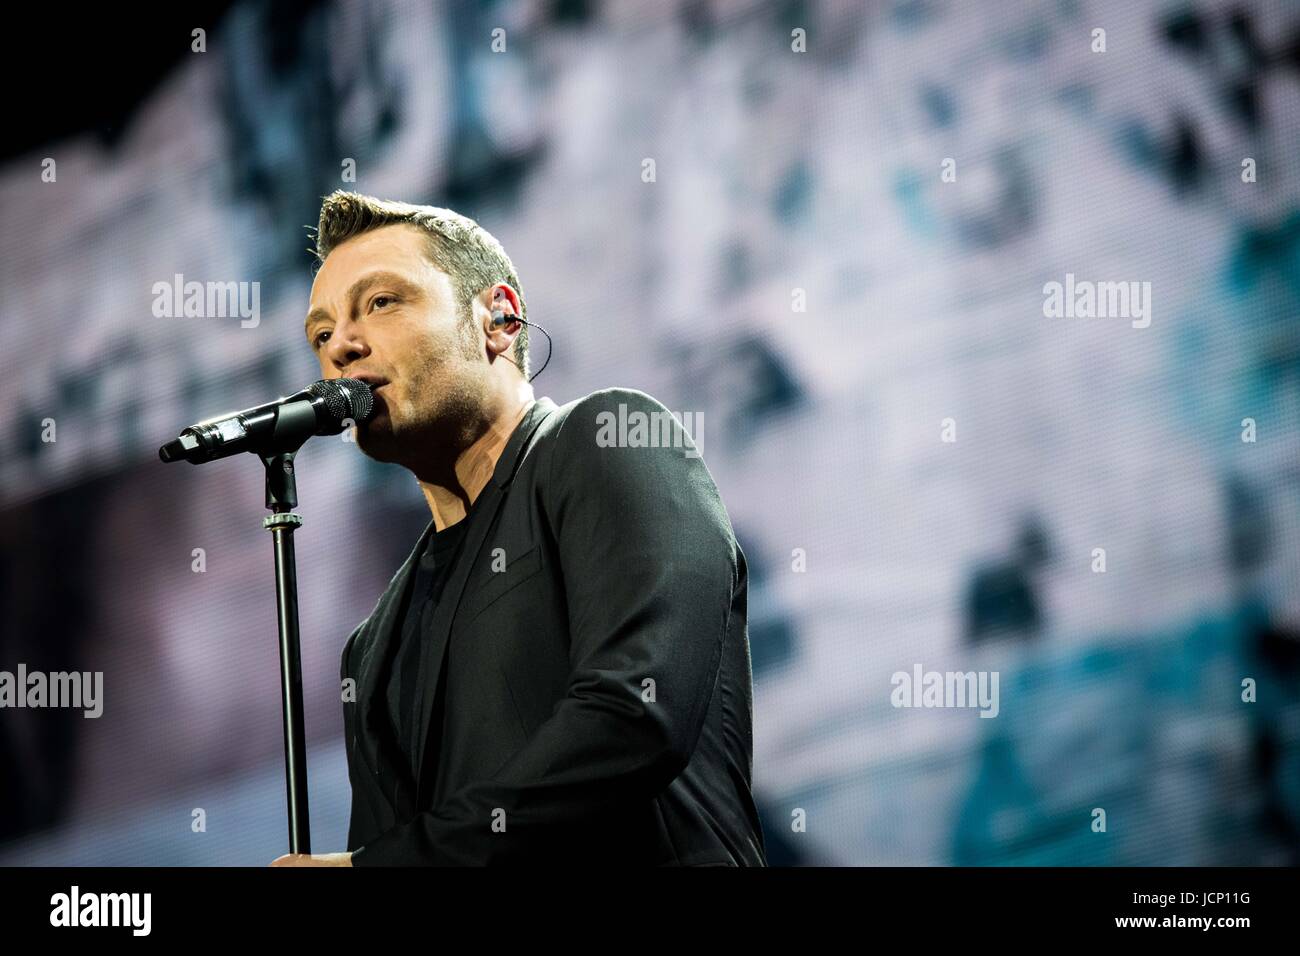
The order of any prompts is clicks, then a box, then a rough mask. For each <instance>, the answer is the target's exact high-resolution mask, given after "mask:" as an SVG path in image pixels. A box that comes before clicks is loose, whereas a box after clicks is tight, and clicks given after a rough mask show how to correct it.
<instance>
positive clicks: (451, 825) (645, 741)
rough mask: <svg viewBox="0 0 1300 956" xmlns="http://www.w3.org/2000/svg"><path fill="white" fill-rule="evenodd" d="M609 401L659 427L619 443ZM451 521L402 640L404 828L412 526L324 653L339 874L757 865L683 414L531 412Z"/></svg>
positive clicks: (587, 403)
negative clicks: (416, 619) (433, 593)
mask: <svg viewBox="0 0 1300 956" xmlns="http://www.w3.org/2000/svg"><path fill="white" fill-rule="evenodd" d="M620 405H622V406H623V409H622V415H623V423H624V425H627V424H628V423H631V424H632V425H633V426H635V424H636V418H637V416H636V413H645V414H646V415H647V416H649V415H651V414H657V415H659V416H667V417H666V418H663V417H659V418H649V419H648V420H649V421H650V422H652V423H653V426H654V427H652V428H651V429H650V430H649V431H648V432H647V431H645V430H642V431H641V432H637V431H635V430H634V428H629V429H628V430H627V431H626V433H625V438H626V440H622V439H618V433H617V428H618V425H617V423H618V421H619V416H620V408H619V406H620ZM611 424H612V427H611ZM611 437H612V438H615V439H618V440H619V441H621V445H619V444H615V446H614V447H609V439H610V438H611ZM638 439H639V440H640V441H641V444H640V445H638V444H637V442H638ZM650 441H654V442H655V445H654V446H648V445H647V443H648V442H650ZM465 520H467V521H469V522H470V524H469V525H468V526H467V528H466V534H465V539H464V542H463V544H462V550H461V553H460V557H459V560H458V561H457V563H456V565H455V568H454V569H453V571H452V575H451V577H450V579H449V580H448V582H447V585H446V588H445V590H444V592H443V596H442V600H441V602H440V603H439V605H438V608H437V611H436V613H435V614H434V615H433V616H432V619H431V621H430V625H429V630H428V632H427V633H425V634H424V635H423V641H424V645H423V647H422V649H421V652H420V667H419V681H418V686H417V689H416V698H417V700H419V701H420V702H421V706H422V710H421V719H420V722H419V726H420V727H421V732H420V739H421V744H420V746H419V752H420V759H419V771H418V773H417V775H416V788H415V801H414V815H413V816H410V817H409V818H407V819H398V816H399V812H398V811H397V810H395V808H394V806H393V801H392V800H390V799H389V797H388V796H387V793H388V792H390V791H391V789H392V788H391V786H386V784H390V783H391V781H392V776H391V775H392V774H393V773H394V771H395V768H396V767H398V766H400V764H398V763H397V762H396V761H399V760H402V759H406V760H408V763H409V762H412V761H410V760H409V757H404V756H403V755H402V754H400V753H396V754H395V753H394V752H393V748H394V747H395V746H396V744H395V738H394V736H393V733H392V730H391V725H390V724H389V723H388V718H387V716H386V712H385V706H386V705H385V699H384V687H382V686H381V683H382V680H383V677H384V673H385V672H384V663H385V659H386V655H387V653H388V652H389V650H390V649H391V641H392V640H393V639H394V636H395V634H396V629H397V628H398V627H400V624H401V616H402V609H403V600H404V598H405V597H406V592H407V590H409V585H410V582H411V580H412V578H413V577H414V572H415V568H416V563H417V561H418V559H419V556H420V555H421V554H422V553H423V551H424V547H425V543H426V542H427V540H428V536H429V534H430V533H431V532H432V530H433V524H432V522H431V523H430V524H429V526H428V527H426V529H425V531H424V533H423V534H422V535H421V536H420V540H419V541H418V542H417V543H416V546H415V548H414V549H413V550H412V552H411V556H410V557H409V558H407V560H406V562H405V563H404V564H403V565H402V567H401V568H400V569H399V570H398V571H397V573H396V575H394V577H393V579H392V581H391V582H390V583H389V585H388V587H387V589H386V590H385V591H384V593H383V595H382V596H381V597H380V599H379V603H378V604H377V605H376V607H375V609H374V611H373V612H372V613H371V614H370V616H369V617H368V618H366V620H365V621H363V622H362V623H361V624H360V625H359V626H358V627H357V628H356V630H354V631H353V632H352V634H351V635H350V636H349V638H348V641H347V644H346V645H345V646H344V648H343V655H342V672H341V675H342V677H343V679H344V680H345V681H346V680H347V679H349V678H352V679H353V680H355V702H347V697H348V695H347V693H346V691H345V695H344V698H345V703H344V705H343V712H344V733H345V743H346V746H347V756H348V775H349V778H350V780H351V784H352V817H351V824H350V826H349V829H348V849H349V850H351V851H353V856H352V863H353V865H355V866H367V865H424V864H433V865H482V864H555V863H561V864H562V863H569V862H587V863H608V864H632V865H661V866H672V865H741V866H745V865H749V866H765V865H766V857H765V851H764V845H763V836H762V830H761V828H760V824H759V820H758V812H757V810H756V809H755V806H754V800H753V796H752V794H751V790H750V779H751V765H752V761H753V756H752V755H753V738H752V731H751V719H752V678H751V666H750V654H749V640H748V634H747V630H746V621H745V612H746V608H745V602H746V592H747V586H748V579H747V573H746V568H745V556H744V554H743V553H742V552H741V550H740V547H739V545H738V544H737V542H736V538H735V535H734V534H733V532H732V528H731V523H730V521H729V520H728V518H727V513H726V509H725V508H724V507H723V504H722V500H721V498H720V497H719V495H718V491H717V487H716V486H715V484H714V482H713V479H712V477H711V476H710V474H709V472H708V469H707V468H706V467H705V465H704V462H703V461H702V460H701V459H700V458H699V457H698V453H697V452H696V450H695V446H694V445H693V444H692V442H691V439H690V438H689V437H688V436H687V433H686V431H685V429H683V427H682V424H681V423H680V422H679V421H678V420H677V419H676V418H675V417H672V416H671V415H670V414H669V413H668V411H667V409H665V408H664V406H663V405H661V404H660V403H659V402H657V401H655V399H653V398H651V397H650V396H649V395H646V394H645V393H643V392H639V391H635V390H631V389H605V390H602V391H599V392H594V393H592V394H591V395H588V396H587V397H586V398H583V399H580V400H578V401H574V402H570V403H569V404H567V405H564V406H562V407H557V406H556V405H555V403H554V402H552V401H551V400H550V399H548V398H540V399H538V400H537V401H536V402H534V403H533V404H532V405H531V406H530V407H529V409H528V411H527V412H526V413H525V415H524V417H523V419H522V421H521V422H520V424H519V425H518V426H517V427H516V429H515V431H514V432H513V434H512V435H511V437H510V439H509V440H508V442H507V444H506V446H505V449H504V451H503V452H502V454H501V457H500V458H499V459H498V460H497V464H496V468H495V471H494V472H493V475H492V478H491V480H490V481H489V482H488V483H487V485H485V486H484V488H483V491H482V492H481V497H480V498H479V499H477V500H476V502H475V507H474V508H473V510H472V511H471V513H470V516H469V517H468V518H466V519H465ZM444 670H445V674H444ZM440 676H442V677H445V690H444V691H443V693H444V694H445V705H446V706H445V712H444V726H443V732H442V735H441V740H440V741H438V740H434V741H430V740H429V739H428V737H429V725H430V717H431V715H432V714H433V708H434V704H435V701H434V694H435V691H436V689H437V688H438V687H439V677H440ZM344 686H345V688H346V687H347V686H348V685H347V684H346V683H345V685H344ZM439 744H440V746H439ZM385 775H389V776H388V777H387V778H386V777H385Z"/></svg>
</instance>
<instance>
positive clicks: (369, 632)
mask: <svg viewBox="0 0 1300 956" xmlns="http://www.w3.org/2000/svg"><path fill="white" fill-rule="evenodd" d="M433 530H434V524H433V522H432V521H430V522H429V523H428V525H426V526H425V529H424V532H423V533H422V534H421V535H420V539H419V541H417V542H416V544H415V547H414V549H412V551H411V554H410V556H409V557H407V559H406V561H405V562H404V563H403V564H402V566H401V567H400V568H399V569H398V570H397V573H396V574H395V575H393V578H392V583H390V587H389V588H387V589H386V590H385V592H384V593H385V597H384V598H382V599H381V600H380V602H379V604H378V606H377V607H376V608H375V611H374V613H373V614H371V616H370V618H369V619H368V620H367V621H366V623H365V625H364V626H363V627H362V630H361V631H360V632H358V634H357V637H356V641H355V642H354V645H353V646H354V648H358V649H360V658H359V659H358V660H357V661H356V662H355V663H354V664H353V666H352V676H353V677H354V678H355V680H356V682H357V702H358V703H359V704H360V713H359V714H358V717H359V719H360V721H361V723H362V726H363V727H364V728H365V730H364V732H362V733H360V734H357V741H358V743H357V746H358V749H359V750H360V752H361V754H362V756H363V757H364V758H365V760H366V762H367V763H369V764H370V767H371V770H372V772H373V771H377V770H379V769H380V768H381V767H384V766H386V765H387V764H388V760H387V759H386V758H384V757H383V756H381V754H380V752H379V751H380V746H381V744H382V742H383V741H385V740H388V739H389V737H391V731H389V730H388V729H387V727H386V726H385V725H381V724H379V723H378V722H379V721H382V720H385V719H386V718H385V716H384V713H383V709H382V708H383V707H384V706H386V705H385V695H384V693H383V688H381V687H380V686H379V681H380V678H381V677H382V676H383V674H384V663H385V661H386V659H387V654H388V649H389V647H390V645H391V644H392V641H393V638H394V637H395V636H396V634H397V630H398V628H400V627H401V622H402V611H403V610H404V608H405V606H406V603H407V600H408V598H409V596H410V590H411V584H412V581H413V580H414V578H415V567H416V562H417V561H418V560H419V559H420V555H422V554H423V553H424V549H425V547H426V546H427V545H428V541H429V536H430V535H431V534H433Z"/></svg>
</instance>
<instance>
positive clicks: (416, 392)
mask: <svg viewBox="0 0 1300 956" xmlns="http://www.w3.org/2000/svg"><path fill="white" fill-rule="evenodd" d="M425 243H426V239H425V235H424V233H423V232H422V231H421V230H420V229H419V228H418V227H417V226H411V225H407V224H399V225H392V226H383V227H381V228H379V229H373V230H371V231H370V232H366V233H362V234H361V235H359V236H354V237H353V238H351V239H349V240H347V241H346V242H344V243H342V244H340V245H338V246H336V247H335V248H334V249H333V250H332V251H331V252H330V254H329V255H328V256H326V258H325V261H324V263H322V264H321V267H320V270H319V271H318V272H317V273H316V279H315V281H314V282H313V283H312V287H311V303H310V307H309V312H308V317H307V326H306V334H307V340H308V342H309V343H310V345H311V347H312V348H313V349H314V350H315V353H316V358H317V360H318V361H319V362H320V369H321V378H325V379H331V378H360V379H363V380H365V381H369V382H382V383H383V384H382V385H381V386H380V387H378V388H375V389H374V390H373V391H374V393H375V415H374V417H373V418H372V419H371V420H370V422H369V423H368V424H365V425H359V426H357V430H356V438H357V445H358V447H359V448H360V449H361V450H362V451H363V452H365V453H366V454H367V455H369V456H370V457H371V458H375V459H377V460H379V461H389V462H398V463H401V464H413V463H415V462H417V461H419V460H421V459H424V458H427V457H428V453H429V449H430V447H432V446H433V445H440V446H443V447H446V445H445V444H444V443H451V444H452V445H455V444H456V443H458V442H459V441H460V439H461V436H462V435H463V434H464V432H465V431H466V430H467V429H468V428H470V427H472V423H473V421H474V419H475V418H476V416H477V415H478V414H479V409H480V407H481V403H482V396H483V394H484V391H485V388H486V369H487V364H486V360H485V357H484V351H483V345H482V343H481V342H480V341H478V337H477V336H475V334H474V330H473V328H471V327H469V326H468V325H466V324H465V323H464V322H462V321H461V318H460V315H459V312H458V310H457V307H456V300H455V290H454V288H453V285H452V282H451V279H450V277H449V276H448V275H447V274H446V273H445V272H443V271H441V270H440V269H438V268H437V267H436V266H434V265H433V263H432V262H430V260H429V258H428V255H427V253H426V251H425V249H426V244H425Z"/></svg>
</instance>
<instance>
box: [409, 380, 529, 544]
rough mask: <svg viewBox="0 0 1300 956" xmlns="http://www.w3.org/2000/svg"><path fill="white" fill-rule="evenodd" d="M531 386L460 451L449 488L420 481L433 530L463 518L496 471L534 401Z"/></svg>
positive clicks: (524, 388)
mask: <svg viewBox="0 0 1300 956" xmlns="http://www.w3.org/2000/svg"><path fill="white" fill-rule="evenodd" d="M533 401H534V399H533V390H532V388H530V387H528V386H527V385H525V386H524V387H523V388H522V389H520V390H519V392H518V393H516V394H514V395H512V396H511V399H510V401H509V402H508V403H507V404H506V406H505V407H504V408H503V409H502V411H501V414H499V415H498V416H497V417H496V419H495V420H494V421H493V422H492V423H491V424H490V425H489V426H488V428H487V430H486V431H485V432H483V434H482V435H480V436H479V437H478V438H477V439H476V440H475V441H474V443H473V444H472V445H470V446H469V447H468V448H466V449H465V450H464V451H463V452H461V453H460V456H459V457H458V458H457V459H456V464H455V466H454V471H455V474H456V485H457V486H458V487H455V488H450V487H447V486H446V485H440V484H435V483H434V482H431V481H420V491H422V492H423V493H424V500H425V501H427V502H428V503H429V511H430V512H431V513H432V515H433V525H434V528H435V530H437V531H443V530H445V529H446V528H449V527H450V526H451V525H454V524H455V523H456V522H458V521H460V520H462V519H463V518H464V517H465V515H466V514H467V513H468V512H469V509H470V508H471V507H473V505H474V502H475V501H477V500H478V496H479V495H480V494H481V493H482V491H483V489H484V487H486V486H487V483H488V481H489V480H491V478H492V473H493V472H494V471H496V467H497V460H498V459H499V458H500V457H501V453H502V452H503V451H505V447H506V443H507V442H509V441H510V436H511V435H513V434H514V431H515V429H516V428H517V427H518V426H519V423H520V422H521V421H523V417H524V415H525V413H527V411H528V409H529V407H530V406H531V405H532V404H533Z"/></svg>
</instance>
